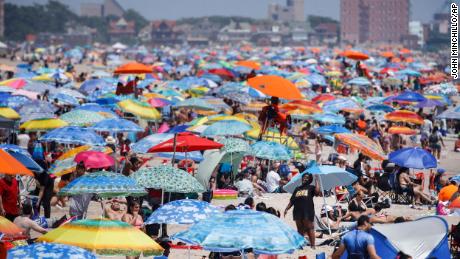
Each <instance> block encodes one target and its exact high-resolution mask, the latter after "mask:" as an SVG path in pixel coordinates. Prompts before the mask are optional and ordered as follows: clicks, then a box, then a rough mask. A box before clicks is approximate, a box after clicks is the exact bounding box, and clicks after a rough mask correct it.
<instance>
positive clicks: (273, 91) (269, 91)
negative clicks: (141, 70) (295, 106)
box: [248, 75, 302, 100]
mask: <svg viewBox="0 0 460 259" xmlns="http://www.w3.org/2000/svg"><path fill="white" fill-rule="evenodd" d="M248 84H249V86H251V87H252V88H254V89H256V90H258V91H260V92H262V93H264V94H266V95H269V96H274V97H279V98H283V99H288V100H295V99H302V94H301V93H300V91H299V89H297V87H296V86H295V85H294V84H293V83H292V82H291V81H289V80H287V79H285V78H282V77H280V76H274V75H266V76H256V77H253V78H251V79H249V80H248Z"/></svg>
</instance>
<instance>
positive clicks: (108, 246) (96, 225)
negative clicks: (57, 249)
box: [37, 219, 163, 256]
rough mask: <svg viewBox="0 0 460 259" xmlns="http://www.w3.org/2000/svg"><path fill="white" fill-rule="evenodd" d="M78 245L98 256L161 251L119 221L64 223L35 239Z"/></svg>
mask: <svg viewBox="0 0 460 259" xmlns="http://www.w3.org/2000/svg"><path fill="white" fill-rule="evenodd" d="M37 241H38V242H52V243H60V244H68V245H74V246H78V247H81V248H84V249H87V250H89V251H93V252H95V253H97V254H99V255H107V256H139V255H141V254H143V256H153V255H161V254H162V253H163V248H162V247H161V246H160V245H158V244H157V243H156V242H155V241H154V240H153V239H151V238H150V237H149V236H147V235H146V234H145V233H144V232H142V231H141V230H140V229H137V228H135V227H133V226H131V225H130V224H128V223H126V222H122V221H118V220H108V219H84V220H77V221H74V222H70V223H67V224H64V225H62V226H60V227H58V228H56V229H54V230H51V231H50V232H48V233H46V234H45V235H43V236H40V237H39V238H38V239H37Z"/></svg>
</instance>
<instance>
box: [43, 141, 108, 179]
mask: <svg viewBox="0 0 460 259" xmlns="http://www.w3.org/2000/svg"><path fill="white" fill-rule="evenodd" d="M89 150H92V151H101V152H104V153H106V154H110V153H112V152H113V150H112V149H111V148H109V147H97V146H88V145H84V146H79V147H76V148H72V149H70V150H69V151H67V152H65V153H64V154H62V155H61V156H59V157H58V158H57V159H56V160H55V161H54V163H53V164H52V165H51V167H50V168H49V169H48V173H49V174H53V175H55V176H58V177H59V176H62V175H65V174H68V173H72V172H74V171H75V169H76V168H77V163H76V162H75V161H74V159H75V156H76V155H78V154H79V153H81V152H84V151H89Z"/></svg>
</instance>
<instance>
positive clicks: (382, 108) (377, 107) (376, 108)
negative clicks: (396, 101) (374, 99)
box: [366, 104, 395, 112]
mask: <svg viewBox="0 0 460 259" xmlns="http://www.w3.org/2000/svg"><path fill="white" fill-rule="evenodd" d="M366 110H368V111H371V112H392V111H394V110H395V109H394V108H393V107H391V106H389V105H386V104H373V105H370V106H367V107H366Z"/></svg>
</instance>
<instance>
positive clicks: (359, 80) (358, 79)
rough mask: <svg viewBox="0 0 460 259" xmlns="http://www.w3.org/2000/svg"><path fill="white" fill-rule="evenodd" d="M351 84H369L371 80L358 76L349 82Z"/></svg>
mask: <svg viewBox="0 0 460 259" xmlns="http://www.w3.org/2000/svg"><path fill="white" fill-rule="evenodd" d="M347 84H349V85H359V86H368V85H371V82H370V81H369V80H368V79H367V78H365V77H356V78H353V79H351V80H349V81H348V82H347Z"/></svg>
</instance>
